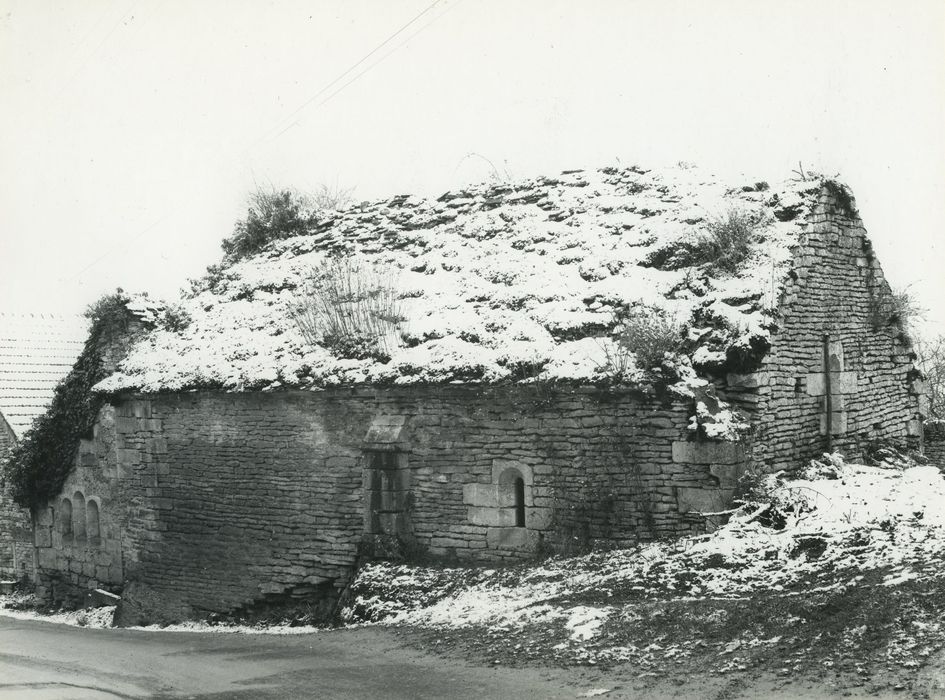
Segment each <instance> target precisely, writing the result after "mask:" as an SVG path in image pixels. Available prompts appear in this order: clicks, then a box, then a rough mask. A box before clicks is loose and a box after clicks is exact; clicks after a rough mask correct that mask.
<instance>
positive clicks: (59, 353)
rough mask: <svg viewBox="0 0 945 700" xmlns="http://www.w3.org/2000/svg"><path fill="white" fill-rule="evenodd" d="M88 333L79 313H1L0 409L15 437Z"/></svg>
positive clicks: (43, 404) (42, 408)
mask: <svg viewBox="0 0 945 700" xmlns="http://www.w3.org/2000/svg"><path fill="white" fill-rule="evenodd" d="M87 334H88V328H87V325H86V321H85V319H83V318H81V317H78V316H75V317H70V316H58V315H54V314H38V313H37V314H24V313H4V312H0V414H2V415H3V417H4V418H5V419H6V421H7V423H8V424H9V425H10V427H11V428H12V429H13V432H14V433H15V434H16V436H17V438H22V437H23V433H24V432H26V430H27V429H28V428H29V427H30V426H31V425H32V423H33V420H34V419H35V418H36V417H37V416H39V415H41V414H42V413H43V411H45V410H46V407H47V406H48V405H49V402H50V401H51V400H52V396H53V390H54V389H55V388H56V385H57V384H58V383H59V381H60V380H61V379H62V378H63V377H65V376H66V374H68V372H69V370H70V369H71V368H72V364H73V363H74V362H75V360H76V358H77V357H78V356H79V353H80V352H82V346H83V344H84V342H85V338H86V335H87Z"/></svg>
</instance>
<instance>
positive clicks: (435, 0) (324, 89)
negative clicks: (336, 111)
mask: <svg viewBox="0 0 945 700" xmlns="http://www.w3.org/2000/svg"><path fill="white" fill-rule="evenodd" d="M441 2H443V0H433V2H432V3H430V4H429V5H427V7H425V8H424V9H423V10H421V11H420V12H419V13H418V14H416V15H414V17H413V18H412V19H411V20H410V21H408V22H407V23H406V24H404V25H403V26H401V27H400V28H399V29H398V30H397V31H395V32H394V33H393V34H391V35H389V36H388V37H387V38H386V39H384V41H382V42H381V43H380V44H378V45H377V46H375V47H374V48H373V49H371V50H370V51H368V52H367V53H366V54H364V56H362V57H361V58H360V59H358V60H357V61H356V62H355V63H353V64H351V65H350V66H349V67H348V68H346V69H345V70H344V71H342V72H341V73H339V74H338V76H337V77H335V78H334V79H333V80H332V81H331V82H329V83H327V84H326V85H325V86H324V87H322V88H321V89H320V90H319V91H318V92H316V93H315V94H314V95H312V96H311V97H309V98H308V99H306V100H305V101H304V102H303V103H302V104H301V105H299V106H298V107H297V108H296V109H295V110H294V111H293V112H292V113H291V114H289V115H287V116H286V117H283V118H282V119H281V120H279V122H278V123H277V124H276V125H275V126H274V127H273V128H271V129H270V130H269V131H267V132H266V133H265V134H263V135H262V136H261V137H259V138H258V139H257V140H256V141H254V142H253V143H252V144H250V146H248V147H247V148H246V150H247V151H251V150H252V149H254V148H255V147H256V146H258V145H259V144H260V143H262V142H263V141H266V140H268V139H269V138H271V137H272V136H280V135H281V134H283V133H285V130H286V129H287V128H290V127H291V126H293V125H292V124H290V125H289V126H288V127H285V128H282V125H283V124H285V122H286V121H291V120H292V119H294V118H295V116H296V115H297V114H299V113H300V112H301V111H302V110H304V109H305V108H306V107H308V106H309V105H310V104H312V102H314V101H315V100H317V99H318V98H319V97H321V96H322V95H324V94H325V93H326V92H327V91H328V90H330V89H331V88H332V87H334V86H335V85H337V84H338V83H339V82H340V81H341V80H343V79H344V78H345V76H346V75H348V74H349V73H351V71H353V70H354V69H356V68H357V67H358V66H360V65H361V64H362V63H364V62H365V61H367V60H368V59H369V58H371V56H373V55H374V54H376V53H377V52H378V51H380V50H381V49H382V48H384V47H385V46H387V44H389V43H390V42H391V41H393V40H394V39H395V38H397V37H398V36H399V35H400V34H402V33H403V32H404V31H405V30H406V29H407V28H408V27H410V26H411V25H412V24H414V23H415V22H416V21H417V20H419V19H420V18H421V17H423V16H424V15H425V14H427V13H428V12H429V11H430V10H432V9H433V8H434V7H436V6H437V5H439V4H440V3H441ZM412 36H413V35H412ZM375 65H376V64H375ZM368 70H370V67H369V68H368ZM365 72H366V71H365ZM360 75H363V73H361V74H360ZM355 79H357V78H355ZM351 82H353V81H351ZM349 84H350V82H349V83H346V84H345V86H346V85H349ZM345 86H342V89H344V87H345ZM333 94H334V93H333ZM276 131H278V133H275V134H273V132H276Z"/></svg>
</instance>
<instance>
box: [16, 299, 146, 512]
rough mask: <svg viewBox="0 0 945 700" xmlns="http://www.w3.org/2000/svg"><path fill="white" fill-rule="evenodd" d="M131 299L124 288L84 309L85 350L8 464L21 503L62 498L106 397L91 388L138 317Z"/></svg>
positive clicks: (35, 504)
mask: <svg viewBox="0 0 945 700" xmlns="http://www.w3.org/2000/svg"><path fill="white" fill-rule="evenodd" d="M127 301H128V296H127V295H125V294H124V293H123V292H122V291H121V290H120V289H119V290H118V291H117V292H115V293H114V294H108V295H106V296H104V297H102V298H101V299H100V300H99V301H98V302H96V303H95V304H93V305H92V306H90V307H89V308H88V310H87V311H86V312H85V316H86V317H87V318H88V319H89V320H90V321H91V328H90V331H89V337H88V339H87V340H86V341H85V347H84V348H83V350H82V353H81V354H80V355H79V357H78V359H77V360H76V361H75V364H74V365H73V367H72V369H71V370H70V372H69V374H68V375H66V377H65V379H63V380H62V381H61V382H60V383H59V385H58V386H57V387H56V390H55V393H54V395H53V399H52V402H51V403H50V405H49V408H48V409H47V410H46V413H44V414H43V415H41V416H40V417H39V418H37V419H36V421H35V422H34V423H33V426H32V427H31V428H30V429H29V430H27V431H26V434H25V435H24V436H23V439H22V440H21V441H20V442H19V444H17V445H16V446H15V447H14V448H13V451H12V453H11V454H10V458H9V460H7V463H6V464H5V465H4V467H3V474H2V477H3V482H4V485H5V486H6V487H7V488H8V489H9V491H10V494H11V496H12V497H13V500H14V501H16V503H18V504H19V505H21V506H23V507H26V508H30V509H35V508H38V507H41V506H43V505H44V504H45V503H47V502H48V501H49V500H51V499H52V498H54V497H55V496H57V495H58V494H59V492H60V491H62V487H63V484H64V483H65V481H66V478H67V477H68V476H69V473H70V472H71V471H72V467H73V466H74V464H75V458H76V454H77V452H78V448H79V440H80V439H82V438H88V437H91V434H92V426H93V425H94V424H95V419H96V417H97V416H98V411H99V409H100V408H101V407H102V404H103V403H104V401H105V399H104V398H103V397H102V396H100V395H98V394H95V393H93V392H92V387H93V386H95V385H96V384H97V383H98V382H100V381H101V380H102V379H104V378H105V376H106V375H107V374H108V370H107V368H106V367H105V366H104V364H103V361H102V352H103V351H104V350H105V348H107V347H108V346H109V345H110V344H112V343H113V342H114V341H115V340H116V339H118V338H120V337H121V336H122V335H123V334H125V333H127V331H128V329H129V324H130V322H131V320H132V319H133V316H132V314H131V312H130V311H129V310H128V308H127V306H126V303H127Z"/></svg>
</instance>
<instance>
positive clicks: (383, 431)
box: [364, 415, 407, 449]
mask: <svg viewBox="0 0 945 700" xmlns="http://www.w3.org/2000/svg"><path fill="white" fill-rule="evenodd" d="M406 424H407V416H403V415H397V416H375V417H374V420H373V421H371V427H369V428H368V431H367V434H366V435H365V436H364V445H365V447H367V448H368V449H370V448H371V447H374V446H384V445H390V446H395V445H398V444H400V443H402V442H403V441H404V440H405V436H404V426H405V425H406Z"/></svg>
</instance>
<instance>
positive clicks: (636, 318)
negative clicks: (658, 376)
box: [604, 309, 682, 379]
mask: <svg viewBox="0 0 945 700" xmlns="http://www.w3.org/2000/svg"><path fill="white" fill-rule="evenodd" d="M614 341H615V343H614V349H607V350H606V352H605V366H604V371H605V373H606V374H607V375H608V376H611V377H614V378H616V379H625V378H627V377H628V376H629V375H630V374H631V373H632V372H633V370H634V369H641V370H644V371H649V370H652V369H654V368H658V367H660V366H661V365H662V364H663V361H664V360H665V359H666V355H667V354H670V355H672V354H675V353H677V352H679V350H680V347H681V346H682V331H681V327H680V324H679V323H678V322H677V321H676V319H675V318H667V317H666V316H665V315H664V314H663V313H662V312H660V311H657V310H654V309H644V310H641V311H640V312H639V313H636V314H634V315H632V316H628V317H627V318H618V319H616V332H615V334H614Z"/></svg>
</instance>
